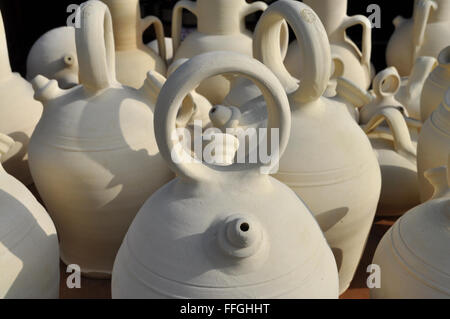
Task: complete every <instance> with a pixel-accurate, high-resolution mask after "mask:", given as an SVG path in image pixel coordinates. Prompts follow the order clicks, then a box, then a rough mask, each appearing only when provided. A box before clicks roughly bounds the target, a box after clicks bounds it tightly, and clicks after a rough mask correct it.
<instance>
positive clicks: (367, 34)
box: [342, 15, 372, 71]
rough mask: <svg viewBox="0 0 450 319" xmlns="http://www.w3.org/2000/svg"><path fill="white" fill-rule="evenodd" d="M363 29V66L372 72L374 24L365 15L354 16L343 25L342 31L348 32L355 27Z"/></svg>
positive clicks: (348, 18)
mask: <svg viewBox="0 0 450 319" xmlns="http://www.w3.org/2000/svg"><path fill="white" fill-rule="evenodd" d="M358 24H359V25H361V27H362V41H361V43H362V45H361V48H362V50H361V64H362V65H364V66H366V67H367V70H369V71H370V58H371V54H372V24H371V23H370V21H369V19H368V18H367V17H365V16H363V15H354V16H351V17H347V19H345V20H344V22H343V24H342V29H343V30H344V32H345V30H347V29H348V28H350V27H353V26H355V25H358Z"/></svg>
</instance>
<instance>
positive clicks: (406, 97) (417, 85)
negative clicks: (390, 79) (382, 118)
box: [395, 56, 437, 121]
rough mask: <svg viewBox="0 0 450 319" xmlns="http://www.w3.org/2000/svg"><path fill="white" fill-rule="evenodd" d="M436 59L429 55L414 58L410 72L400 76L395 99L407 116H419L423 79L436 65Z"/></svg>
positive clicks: (418, 117)
mask: <svg viewBox="0 0 450 319" xmlns="http://www.w3.org/2000/svg"><path fill="white" fill-rule="evenodd" d="M436 62H437V61H436V59H435V58H434V57H431V56H421V57H418V58H417V59H416V62H415V63H414V66H413V68H412V71H411V74H410V75H409V76H408V77H402V78H401V84H400V89H399V90H398V92H397V93H396V94H395V99H396V100H397V101H399V102H400V104H402V105H403V106H404V107H405V108H406V111H407V112H408V114H409V116H410V117H411V118H412V119H414V120H417V121H420V120H421V116H420V110H421V108H420V98H421V96H422V90H423V87H424V84H425V81H426V80H427V78H428V75H429V74H430V72H431V71H432V70H433V69H434V68H435V67H436Z"/></svg>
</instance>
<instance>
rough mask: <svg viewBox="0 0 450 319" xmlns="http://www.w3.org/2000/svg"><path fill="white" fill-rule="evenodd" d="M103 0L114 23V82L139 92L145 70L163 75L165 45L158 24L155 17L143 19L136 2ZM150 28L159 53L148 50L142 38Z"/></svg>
mask: <svg viewBox="0 0 450 319" xmlns="http://www.w3.org/2000/svg"><path fill="white" fill-rule="evenodd" d="M102 1H103V2H104V3H105V4H107V5H108V7H109V10H110V12H111V16H112V20H113V29H114V44H115V50H116V74H117V80H118V81H119V82H120V83H122V84H123V85H126V86H130V87H133V88H135V89H139V88H140V87H141V86H142V83H144V81H145V79H146V75H147V72H148V71H150V70H155V71H156V72H158V73H161V74H162V75H165V74H166V61H165V57H166V46H165V39H164V29H163V25H162V23H161V21H160V20H159V19H158V18H157V17H155V16H148V17H145V18H143V19H142V18H141V9H140V7H139V0H127V1H124V0H102ZM152 25H153V26H154V28H155V33H156V39H157V42H158V52H155V51H154V50H152V49H150V48H149V47H147V46H146V45H145V44H144V42H143V39H142V35H143V33H144V31H145V30H147V29H148V28H149V27H150V26H152ZM158 54H159V55H158Z"/></svg>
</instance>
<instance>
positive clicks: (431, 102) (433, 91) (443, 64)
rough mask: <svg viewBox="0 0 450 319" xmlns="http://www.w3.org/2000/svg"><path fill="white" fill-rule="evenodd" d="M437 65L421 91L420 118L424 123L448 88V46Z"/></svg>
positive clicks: (449, 60) (449, 51) (449, 64)
mask: <svg viewBox="0 0 450 319" xmlns="http://www.w3.org/2000/svg"><path fill="white" fill-rule="evenodd" d="M438 63H439V65H438V66H437V67H436V68H435V69H434V70H433V72H431V73H430V75H429V76H428V78H427V80H426V81H425V84H424V86H423V90H422V96H421V99H420V117H421V120H422V122H425V121H426V120H427V119H428V118H429V117H430V115H431V113H433V111H434V110H435V109H436V108H437V107H438V106H439V104H440V103H441V102H442V99H443V98H444V95H445V92H446V91H447V90H448V89H449V88H450V46H448V47H446V48H445V49H444V50H442V52H441V53H440V54H439V57H438Z"/></svg>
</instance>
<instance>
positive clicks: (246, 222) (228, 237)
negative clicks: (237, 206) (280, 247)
mask: <svg viewBox="0 0 450 319" xmlns="http://www.w3.org/2000/svg"><path fill="white" fill-rule="evenodd" d="M263 240H264V231H263V229H262V226H261V224H260V223H259V222H258V220H257V219H256V218H255V217H253V216H251V215H246V214H235V215H232V216H230V217H228V218H227V219H226V220H225V221H224V222H223V224H222V225H221V229H220V232H219V236H218V241H219V245H220V247H221V249H222V251H223V252H224V253H226V254H227V255H229V256H232V257H237V258H248V257H251V256H253V255H254V254H256V253H257V252H258V251H259V250H260V248H261V246H262V243H263Z"/></svg>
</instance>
